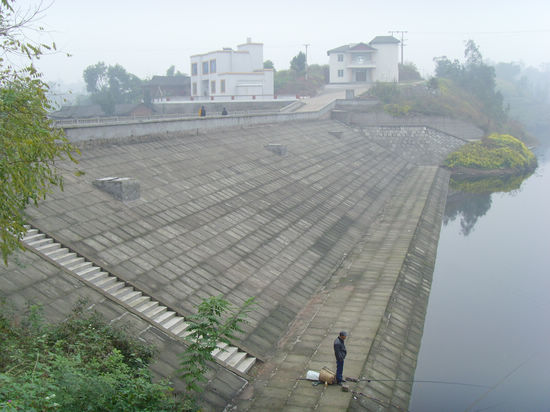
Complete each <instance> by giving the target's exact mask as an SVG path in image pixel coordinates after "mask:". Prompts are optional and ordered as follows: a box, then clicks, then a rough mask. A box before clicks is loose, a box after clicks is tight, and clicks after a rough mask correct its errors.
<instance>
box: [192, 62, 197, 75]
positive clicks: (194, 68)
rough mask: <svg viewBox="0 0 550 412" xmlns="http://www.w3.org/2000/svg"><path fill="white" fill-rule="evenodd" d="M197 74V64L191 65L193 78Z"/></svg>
mask: <svg viewBox="0 0 550 412" xmlns="http://www.w3.org/2000/svg"><path fill="white" fill-rule="evenodd" d="M197 74H198V70H197V63H191V76H196V75H197Z"/></svg>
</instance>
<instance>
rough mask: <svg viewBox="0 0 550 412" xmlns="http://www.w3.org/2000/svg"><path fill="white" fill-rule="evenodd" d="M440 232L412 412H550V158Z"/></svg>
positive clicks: (470, 202) (473, 203) (453, 212)
mask: <svg viewBox="0 0 550 412" xmlns="http://www.w3.org/2000/svg"><path fill="white" fill-rule="evenodd" d="M538 155H539V156H538V158H539V167H538V169H537V171H536V172H535V173H534V174H533V175H531V176H530V177H529V178H528V179H526V180H525V181H524V182H523V183H522V184H521V187H520V188H519V189H516V190H513V191H512V192H507V193H503V192H499V193H492V194H481V195H466V196H465V197H464V199H463V203H462V204H460V201H458V202H455V203H454V204H450V203H451V202H450V199H449V200H448V205H447V210H446V212H445V213H446V216H445V219H444V223H443V225H442V229H441V235H440V240H439V246H438V252H437V259H436V264H435V270H434V276H433V283H432V288H431V293H430V299H429V304H428V312H427V315H426V321H425V326H424V334H423V338H422V345H421V348H420V353H419V356H418V364H417V368H416V374H415V380H430V381H440V382H441V383H415V384H414V387H413V393H412V397H411V402H410V405H409V410H410V411H411V412H431V411H438V412H439V411H448V412H453V411H514V412H516V411H525V412H541V411H550V159H549V158H550V150H548V149H546V150H544V151H541V152H540V153H539V154H538Z"/></svg>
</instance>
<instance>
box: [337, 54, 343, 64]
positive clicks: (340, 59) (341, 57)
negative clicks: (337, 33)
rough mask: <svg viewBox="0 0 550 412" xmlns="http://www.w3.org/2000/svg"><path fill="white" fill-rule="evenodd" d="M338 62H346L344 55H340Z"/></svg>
mask: <svg viewBox="0 0 550 412" xmlns="http://www.w3.org/2000/svg"><path fill="white" fill-rule="evenodd" d="M338 61H339V62H343V61H344V55H343V54H339V55H338Z"/></svg>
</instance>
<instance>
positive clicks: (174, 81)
mask: <svg viewBox="0 0 550 412" xmlns="http://www.w3.org/2000/svg"><path fill="white" fill-rule="evenodd" d="M189 81H190V78H189V76H185V75H183V76H177V75H176V76H153V78H152V79H151V80H149V81H148V82H147V83H146V86H186V85H188V84H189Z"/></svg>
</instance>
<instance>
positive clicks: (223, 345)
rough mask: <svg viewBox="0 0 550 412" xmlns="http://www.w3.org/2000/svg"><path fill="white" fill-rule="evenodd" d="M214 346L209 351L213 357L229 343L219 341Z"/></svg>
mask: <svg viewBox="0 0 550 412" xmlns="http://www.w3.org/2000/svg"><path fill="white" fill-rule="evenodd" d="M216 346H217V348H216V349H214V350H213V351H212V352H210V354H211V355H212V356H214V357H216V356H217V355H218V354H219V353H220V352H221V351H222V350H223V349H225V348H227V347H228V346H229V345H228V344H227V343H223V342H220V343H218V344H217V345H216Z"/></svg>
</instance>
